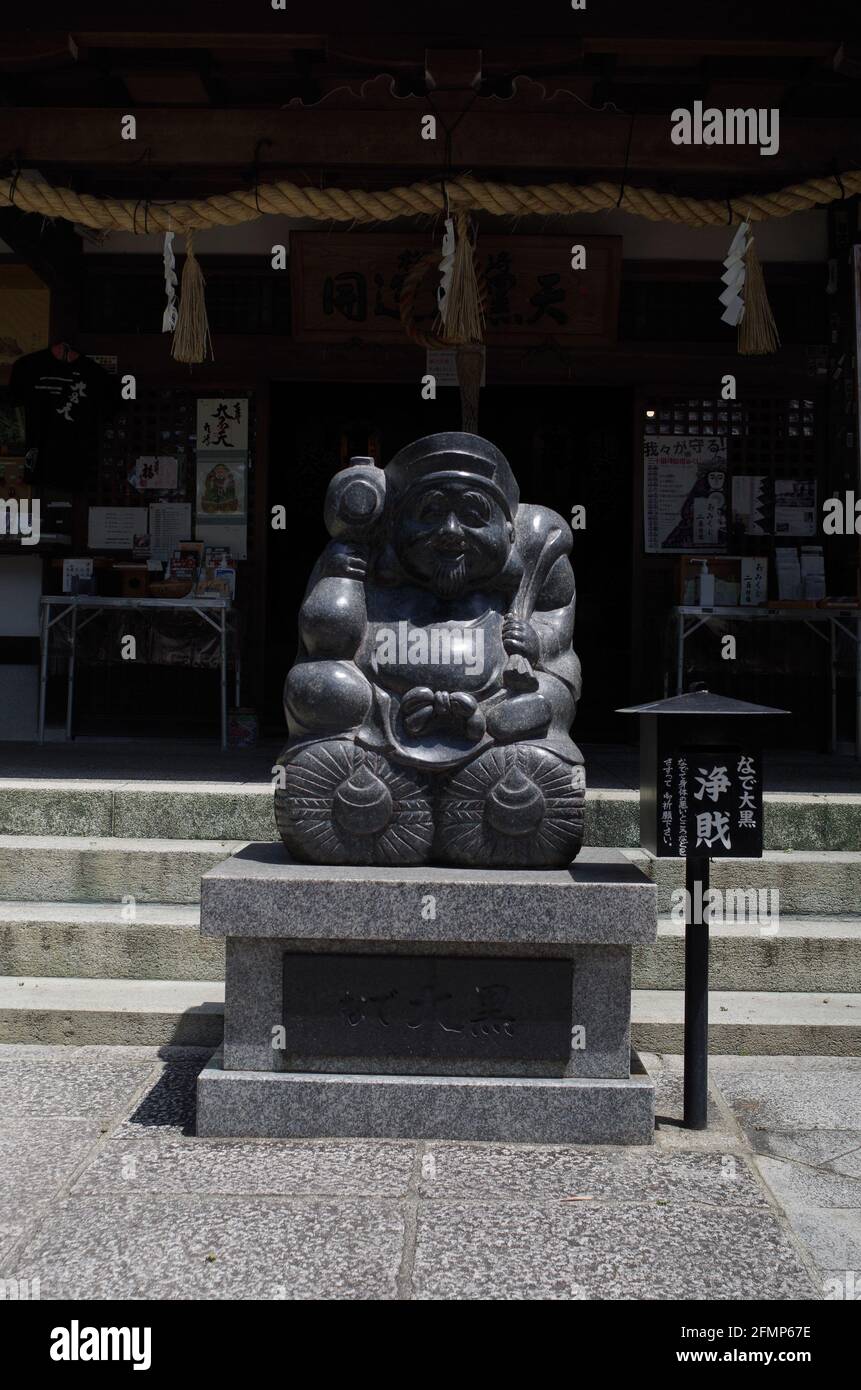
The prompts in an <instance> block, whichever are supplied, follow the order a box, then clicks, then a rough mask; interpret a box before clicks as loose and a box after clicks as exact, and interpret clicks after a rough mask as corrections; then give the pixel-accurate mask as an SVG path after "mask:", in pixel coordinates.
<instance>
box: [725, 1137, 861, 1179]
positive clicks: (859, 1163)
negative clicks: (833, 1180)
mask: <svg viewBox="0 0 861 1390" xmlns="http://www.w3.org/2000/svg"><path fill="white" fill-rule="evenodd" d="M751 1138H752V1141H753V1147H754V1150H755V1152H756V1153H758V1154H762V1155H764V1156H765V1157H769V1158H787V1159H793V1160H796V1161H797V1162H799V1163H807V1164H810V1165H811V1166H812V1167H815V1168H826V1169H828V1170H830V1171H831V1172H833V1173H845V1174H846V1176H847V1177H850V1178H861V1130H857V1129H807V1130H801V1131H798V1132H787V1131H786V1130H768V1129H766V1130H755V1131H754V1133H753V1135H752V1136H751Z"/></svg>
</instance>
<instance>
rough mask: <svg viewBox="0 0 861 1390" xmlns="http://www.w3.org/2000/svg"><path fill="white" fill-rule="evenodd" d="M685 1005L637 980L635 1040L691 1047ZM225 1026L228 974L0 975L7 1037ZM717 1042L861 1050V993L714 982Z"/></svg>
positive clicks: (208, 1043)
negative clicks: (725, 987)
mask: <svg viewBox="0 0 861 1390" xmlns="http://www.w3.org/2000/svg"><path fill="white" fill-rule="evenodd" d="M683 1008H684V996H683V994H682V993H681V991H677V990H634V991H633V994H632V1041H633V1044H634V1046H635V1047H636V1048H637V1049H638V1050H639V1051H641V1052H681V1051H683V1041H684V1039H683V1025H682V1020H683ZM223 1026H224V984H223V982H222V981H220V980H212V981H206V980H205V981H198V980H176V981H172V980H98V979H58V978H45V977H42V978H39V977H33V976H11V977H7V978H3V979H0V1042H16V1043H69V1044H71V1045H85V1044H91V1043H102V1044H111V1045H122V1044H127V1043H145V1044H148V1045H151V1046H161V1045H166V1044H169V1043H175V1044H176V1043H179V1044H186V1045H189V1046H201V1047H213V1048H215V1047H217V1046H219V1045H220V1043H221V1040H222V1035H223ZM709 1047H710V1050H711V1051H712V1052H713V1053H715V1054H723V1053H725V1054H742V1055H743V1054H746V1053H747V1054H751V1055H760V1056H766V1055H767V1056H834V1057H852V1056H857V1055H859V1052H861V994H845V993H843V994H821V993H820V994H815V993H804V994H799V993H780V994H778V993H767V992H743V991H733V992H729V991H722V990H713V991H712V993H711V996H710V1023H709Z"/></svg>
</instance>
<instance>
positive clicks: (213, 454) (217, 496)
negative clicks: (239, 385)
mask: <svg viewBox="0 0 861 1390" xmlns="http://www.w3.org/2000/svg"><path fill="white" fill-rule="evenodd" d="M248 406H249V401H248V397H247V396H223V397H207V398H205V399H202V400H199V401H198V402H197V455H196V458H197V488H196V503H195V535H196V537H197V539H198V540H200V541H204V542H205V543H206V544H207V545H219V546H223V547H227V548H229V549H230V551H231V553H232V556H233V558H234V559H237V560H244V559H245V558H246V553H247V540H246V526H247V522H248Z"/></svg>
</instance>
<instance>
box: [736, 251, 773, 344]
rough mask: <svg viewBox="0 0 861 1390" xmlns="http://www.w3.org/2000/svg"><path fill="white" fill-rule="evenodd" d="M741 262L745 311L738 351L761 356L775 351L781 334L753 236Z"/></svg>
mask: <svg viewBox="0 0 861 1390" xmlns="http://www.w3.org/2000/svg"><path fill="white" fill-rule="evenodd" d="M744 265H745V275H744V314H743V315H742V318H741V322H740V323H739V326H738V350H739V352H740V353H741V354H743V355H744V356H746V357H755V356H762V355H764V354H765V353H768V352H776V351H777V349H778V348H779V347H780V336H779V334H778V332H777V324H776V323H775V322H774V315H773V314H772V312H771V305H770V304H769V302H768V295H767V293H766V289H765V280H764V278H763V274H762V266H761V265H760V261H759V256H758V255H757V254H756V245H755V243H754V239H753V237H751V238H750V241H749V242H748V247H747V251H746V253H745V257H744Z"/></svg>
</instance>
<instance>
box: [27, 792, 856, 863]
mask: <svg viewBox="0 0 861 1390" xmlns="http://www.w3.org/2000/svg"><path fill="white" fill-rule="evenodd" d="M0 789H2V793H3V795H2V797H0V834H2V835H78V836H117V837H119V838H124V837H125V838H129V839H137V838H142V839H146V838H150V839H157V838H168V837H170V838H175V839H186V840H193V839H211V840H226V839H231V840H243V841H245V840H277V839H278V832H277V830H276V828H275V817H274V811H273V798H272V787H271V786H270V785H269V783H268V782H244V783H235V782H138V781H130V782H122V781H99V780H95V779H89V780H84V779H72V778H68V779H56V780H53V779H49V778H3V779H2V781H0ZM764 833H765V844H766V848H769V849H808V850H816V849H820V850H839V849H844V850H861V788H860V789H859V792H858V793H857V794H855V793H842V792H828V793H824V792H822V793H820V792H816V793H813V792H791V793H788V792H778V793H769V792H766V794H765V817H764ZM586 843H587V844H588V845H594V846H600V847H603V848H613V847H616V846H623V847H625V848H634V847H635V846H637V845H638V844H639V798H638V793H637V792H635V791H628V790H612V789H606V788H596V789H595V790H590V791H589V793H588V795H587V798H586Z"/></svg>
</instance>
